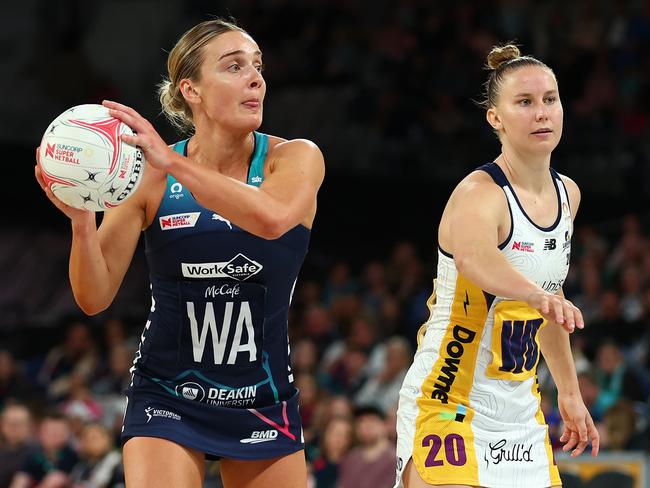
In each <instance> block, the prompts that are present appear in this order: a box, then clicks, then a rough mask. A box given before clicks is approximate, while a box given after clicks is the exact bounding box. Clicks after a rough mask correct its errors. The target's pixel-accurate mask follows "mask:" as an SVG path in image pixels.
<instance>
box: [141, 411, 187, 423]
mask: <svg viewBox="0 0 650 488" xmlns="http://www.w3.org/2000/svg"><path fill="white" fill-rule="evenodd" d="M144 413H145V414H146V415H147V423H149V422H150V421H151V419H152V418H154V417H163V418H166V419H172V420H180V419H181V416H180V415H178V414H177V413H174V412H170V411H169V410H162V409H160V408H154V407H147V408H145V409H144Z"/></svg>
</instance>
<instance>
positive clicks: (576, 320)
mask: <svg viewBox="0 0 650 488" xmlns="http://www.w3.org/2000/svg"><path fill="white" fill-rule="evenodd" d="M526 302H527V303H528V304H529V305H530V306H531V307H533V308H536V309H537V310H539V311H540V313H541V314H542V316H543V317H544V318H545V319H546V320H549V321H551V322H556V323H558V324H560V325H561V326H562V327H563V328H564V329H565V330H566V331H567V332H573V331H574V330H575V328H576V327H577V328H578V329H583V328H584V326H585V321H584V319H583V318H582V312H581V311H580V309H579V308H578V307H576V306H575V305H574V304H573V303H571V302H570V301H569V300H567V299H566V298H564V297H563V296H562V295H556V294H553V293H549V292H547V291H539V292H534V293H531V294H530V295H529V296H528V298H527V299H526Z"/></svg>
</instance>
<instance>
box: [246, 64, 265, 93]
mask: <svg viewBox="0 0 650 488" xmlns="http://www.w3.org/2000/svg"><path fill="white" fill-rule="evenodd" d="M250 73H251V74H250V75H249V78H250V79H249V81H248V86H249V87H250V88H259V87H261V86H262V84H263V83H264V78H263V77H262V73H260V72H259V71H258V70H257V68H255V66H251V70H250Z"/></svg>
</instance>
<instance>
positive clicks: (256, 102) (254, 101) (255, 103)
mask: <svg viewBox="0 0 650 488" xmlns="http://www.w3.org/2000/svg"><path fill="white" fill-rule="evenodd" d="M242 105H243V106H244V107H246V108H259V107H260V106H261V105H262V102H260V99H259V98H251V99H249V100H246V101H244V102H242Z"/></svg>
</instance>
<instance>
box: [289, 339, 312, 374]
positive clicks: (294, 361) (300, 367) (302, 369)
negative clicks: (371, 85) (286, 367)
mask: <svg viewBox="0 0 650 488" xmlns="http://www.w3.org/2000/svg"><path fill="white" fill-rule="evenodd" d="M317 367H318V348H317V347H316V344H314V341H312V340H311V339H301V340H299V341H297V342H295V343H294V344H293V345H292V346H291V369H292V371H293V374H294V376H295V375H299V374H302V373H309V374H313V373H315V372H316V369H317Z"/></svg>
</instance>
